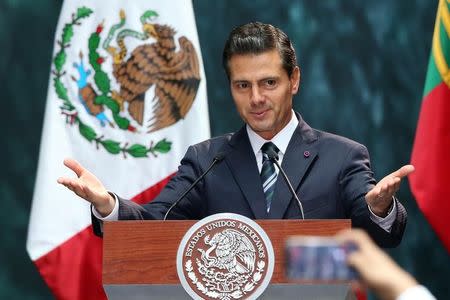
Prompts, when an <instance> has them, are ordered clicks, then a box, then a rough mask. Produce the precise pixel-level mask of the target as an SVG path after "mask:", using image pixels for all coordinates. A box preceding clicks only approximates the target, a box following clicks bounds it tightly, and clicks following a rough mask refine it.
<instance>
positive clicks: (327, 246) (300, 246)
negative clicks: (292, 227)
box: [285, 236, 357, 281]
mask: <svg viewBox="0 0 450 300" xmlns="http://www.w3.org/2000/svg"><path fill="white" fill-rule="evenodd" d="M355 250H356V245H354V244H342V243H340V242H338V241H336V240H335V239H333V238H329V237H318V236H313V237H312V236H295V237H291V238H289V239H288V240H287V241H286V244H285V270H286V277H287V278H288V280H292V281H350V280H353V279H357V273H356V272H355V270H353V269H352V268H351V267H349V266H348V265H347V255H348V254H349V253H351V252H352V251H355Z"/></svg>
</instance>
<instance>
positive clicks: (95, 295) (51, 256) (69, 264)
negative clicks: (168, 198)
mask: <svg viewBox="0 0 450 300" xmlns="http://www.w3.org/2000/svg"><path fill="white" fill-rule="evenodd" d="M173 175H174V174H172V175H170V176H168V177H166V178H164V179H163V180H161V181H160V182H158V183H157V184H155V185H153V186H151V187H150V188H148V189H146V190H145V191H143V192H141V193H140V194H138V195H136V196H135V197H134V198H133V199H132V200H133V201H134V202H137V203H140V204H142V203H145V202H148V201H149V199H150V200H153V199H154V198H155V197H156V196H157V195H158V194H159V193H160V192H161V190H162V189H163V188H164V186H165V185H166V184H167V182H168V181H169V180H170V178H171V177H172V176H173ZM80 201H82V200H80ZM34 263H35V264H36V266H37V268H38V270H39V272H40V274H41V275H42V277H43V278H44V280H45V282H46V284H47V285H48V286H49V287H50V289H51V290H52V292H53V294H54V295H55V297H56V298H57V299H65V300H80V299H83V300H84V299H86V300H89V299H97V300H100V299H106V294H105V292H104V290H103V286H102V239H101V238H99V237H97V236H95V235H94V233H93V232H92V226H91V225H90V226H88V227H87V228H85V229H84V230H82V231H80V232H79V233H77V234H76V235H74V236H73V237H72V238H70V239H68V240H67V241H65V242H64V243H62V244H61V245H60V246H58V247H56V248H55V249H53V250H52V251H50V252H49V253H47V254H45V255H44V256H42V257H40V258H39V259H37V260H35V261H34Z"/></svg>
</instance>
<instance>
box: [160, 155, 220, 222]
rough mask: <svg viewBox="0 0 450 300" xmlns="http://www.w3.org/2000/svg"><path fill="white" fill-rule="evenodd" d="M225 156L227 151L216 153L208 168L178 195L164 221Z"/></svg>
mask: <svg viewBox="0 0 450 300" xmlns="http://www.w3.org/2000/svg"><path fill="white" fill-rule="evenodd" d="M224 158H225V152H219V153H217V154H216V156H214V159H213V161H212V162H211V164H210V165H209V167H208V169H206V171H205V172H203V174H202V175H200V176H199V177H198V178H197V179H196V180H195V181H194V182H193V183H192V184H191V186H190V187H189V188H188V189H187V190H186V191H185V192H184V193H183V194H182V195H181V196H180V197H178V199H177V201H175V202H174V203H173V204H172V205H171V206H170V207H169V209H168V210H167V212H166V214H165V215H164V219H163V221H165V220H166V219H167V216H168V215H169V213H170V211H171V210H172V209H173V208H174V207H175V206H177V204H178V203H179V202H180V201H181V200H183V198H184V197H185V196H186V195H187V194H188V193H189V192H190V191H191V190H192V189H193V188H194V187H195V186H196V185H197V184H198V182H199V181H200V180H202V179H203V177H205V176H206V174H208V173H209V171H210V170H211V169H212V168H213V167H214V165H215V164H217V163H218V162H220V161H222V160H223V159H224Z"/></svg>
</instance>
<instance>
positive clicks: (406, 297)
mask: <svg viewBox="0 0 450 300" xmlns="http://www.w3.org/2000/svg"><path fill="white" fill-rule="evenodd" d="M413 299H418V300H419V299H420V300H436V298H435V297H434V296H433V294H431V293H430V291H429V290H428V289H427V288H426V287H424V286H423V285H416V286H413V287H410V288H409V289H406V291H404V292H403V293H401V294H400V295H399V296H398V297H397V299H396V300H413Z"/></svg>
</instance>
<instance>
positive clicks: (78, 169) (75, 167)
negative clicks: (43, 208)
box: [58, 158, 115, 216]
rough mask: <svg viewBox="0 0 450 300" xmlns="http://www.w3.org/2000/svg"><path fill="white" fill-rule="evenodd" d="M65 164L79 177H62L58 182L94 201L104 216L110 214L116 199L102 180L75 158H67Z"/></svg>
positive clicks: (82, 196) (91, 201) (89, 200)
mask: <svg viewBox="0 0 450 300" xmlns="http://www.w3.org/2000/svg"><path fill="white" fill-rule="evenodd" d="M64 165H65V166H66V167H68V168H69V169H71V170H72V171H73V172H75V174H76V175H77V178H69V177H60V178H58V183H60V184H62V185H64V186H65V187H67V188H68V189H70V190H71V191H73V192H74V193H75V194H77V195H78V196H80V197H81V198H83V199H85V200H86V201H88V202H90V203H92V205H94V207H95V209H96V210H97V211H98V212H99V213H100V214H101V215H102V216H107V215H109V214H110V213H111V212H112V210H113V208H114V204H115V200H114V198H113V197H112V196H111V195H110V194H109V193H108V191H107V190H106V189H105V187H104V186H103V184H102V183H101V182H100V180H98V179H97V177H95V176H94V174H92V173H91V172H89V171H88V170H87V169H85V168H84V167H83V166H82V165H80V164H79V163H78V162H77V161H76V160H74V159H70V158H66V159H65V160H64Z"/></svg>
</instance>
